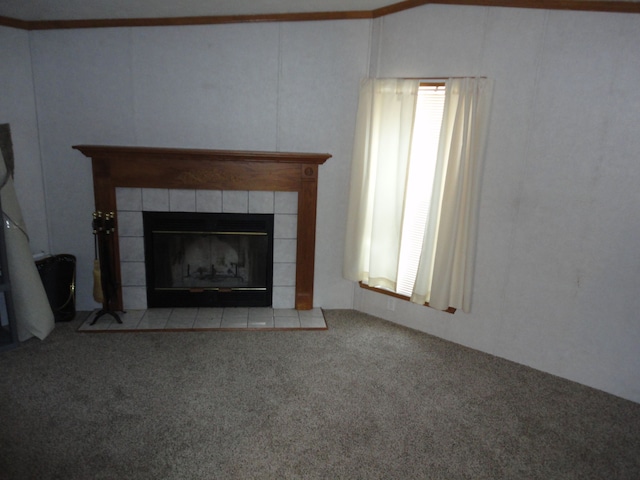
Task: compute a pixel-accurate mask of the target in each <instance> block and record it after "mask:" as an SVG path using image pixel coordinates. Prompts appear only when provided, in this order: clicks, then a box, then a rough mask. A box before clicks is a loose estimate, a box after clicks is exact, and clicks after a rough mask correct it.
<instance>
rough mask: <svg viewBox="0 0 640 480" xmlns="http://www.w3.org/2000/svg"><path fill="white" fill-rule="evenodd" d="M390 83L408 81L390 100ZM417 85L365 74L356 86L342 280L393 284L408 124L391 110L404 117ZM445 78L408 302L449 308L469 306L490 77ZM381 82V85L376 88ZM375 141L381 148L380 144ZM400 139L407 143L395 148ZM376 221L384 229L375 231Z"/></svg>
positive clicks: (489, 94) (489, 100)
mask: <svg viewBox="0 0 640 480" xmlns="http://www.w3.org/2000/svg"><path fill="white" fill-rule="evenodd" d="M393 82H396V85H403V86H405V85H412V87H411V88H404V89H403V88H399V87H398V86H397V87H396V89H395V96H394V97H393V98H391V97H390V95H389V93H385V91H387V90H389V89H390V88H391V87H390V86H391V85H393ZM418 84H419V82H417V81H407V80H368V81H367V82H365V84H364V85H363V87H362V90H361V97H360V106H359V109H358V118H357V125H356V140H355V147H354V155H353V164H352V177H351V192H350V204H349V213H348V218H349V220H348V227H347V238H346V250H345V267H344V276H345V278H347V279H349V280H353V281H363V282H364V283H367V284H369V285H375V286H381V287H384V288H389V289H391V290H395V285H396V281H397V260H398V251H397V250H396V248H395V247H396V244H398V245H399V241H400V233H399V225H400V223H401V220H402V215H403V208H402V207H403V198H404V197H403V195H404V186H403V184H404V182H405V181H406V172H407V170H406V164H407V162H408V158H409V155H408V152H409V150H410V143H411V140H410V137H411V128H410V127H409V128H404V127H405V126H406V124H407V122H408V120H407V118H406V117H405V116H403V115H401V114H399V113H395V112H400V111H402V112H405V113H406V115H407V116H408V115H409V111H411V107H410V104H411V103H412V102H413V104H414V105H415V102H416V98H415V93H413V88H415V89H417V88H418ZM445 84H446V98H445V106H444V114H443V123H442V129H441V134H440V141H439V147H438V158H437V164H436V172H435V180H434V185H433V190H432V198H431V213H430V215H429V220H428V223H427V228H426V232H425V236H424V240H423V249H422V254H421V258H420V262H419V266H418V276H417V278H416V283H415V285H414V289H413V293H412V295H411V301H413V302H415V303H419V304H423V303H425V302H428V303H429V305H430V306H432V307H434V308H437V309H439V310H446V309H447V308H449V307H454V308H461V309H462V310H463V311H465V312H469V311H470V309H471V293H472V286H473V273H474V263H475V251H476V247H475V245H476V236H477V222H478V204H479V195H480V181H481V177H482V175H481V173H482V165H483V159H484V150H485V143H486V136H487V131H488V123H489V111H490V103H491V94H492V82H491V81H490V80H488V79H486V78H452V79H448V80H447V81H446V82H445ZM383 85H384V86H386V87H385V88H381V87H382V86H383ZM377 86H379V87H377ZM399 105H402V108H400V107H399ZM393 106H395V108H391V107H393ZM384 107H386V108H384ZM414 108H415V107H414ZM411 116H412V117H413V113H412V114H411ZM387 127H388V128H387ZM383 130H384V131H383ZM407 132H408V133H407ZM380 144H383V145H384V146H385V147H384V148H380V146H379V145H380ZM405 144H406V145H408V148H407V149H404V148H400V146H404V145H405ZM392 173H393V175H392ZM376 224H377V225H384V226H385V228H379V229H376V228H374V226H375V225H376ZM380 257H382V258H380ZM380 265H383V267H384V268H379V266H380ZM394 265H395V267H394Z"/></svg>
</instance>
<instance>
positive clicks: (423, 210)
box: [372, 83, 445, 297]
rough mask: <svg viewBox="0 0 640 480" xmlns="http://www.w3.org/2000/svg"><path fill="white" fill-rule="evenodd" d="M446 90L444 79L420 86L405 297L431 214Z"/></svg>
mask: <svg viewBox="0 0 640 480" xmlns="http://www.w3.org/2000/svg"><path fill="white" fill-rule="evenodd" d="M444 93H445V84H444V83H423V84H420V87H419V88H418V99H417V102H416V113H415V118H414V124H413V129H412V133H411V152H410V154H409V155H410V157H409V169H408V173H407V187H406V195H405V202H406V205H405V209H404V216H403V218H402V234H401V237H400V257H399V259H398V281H397V282H396V283H397V285H396V293H399V294H401V295H404V296H406V297H411V292H412V291H413V285H414V284H415V280H416V275H417V273H418V263H419V261H420V252H421V251H422V243H423V240H424V231H425V228H426V226H427V220H428V218H429V207H430V205H431V193H432V191H433V176H434V174H435V171H436V159H437V156H438V140H439V138H440V128H441V126H442V112H443V109H444ZM372 286H377V285H372Z"/></svg>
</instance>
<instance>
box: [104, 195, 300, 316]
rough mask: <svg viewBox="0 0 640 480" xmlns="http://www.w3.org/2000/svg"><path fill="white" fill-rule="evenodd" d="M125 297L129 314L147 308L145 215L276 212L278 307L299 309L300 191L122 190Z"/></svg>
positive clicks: (120, 225) (275, 292)
mask: <svg viewBox="0 0 640 480" xmlns="http://www.w3.org/2000/svg"><path fill="white" fill-rule="evenodd" d="M116 198H117V202H116V203H117V206H118V210H117V212H118V213H117V215H118V228H119V233H120V235H119V241H120V268H121V271H122V295H123V299H124V305H125V308H126V309H136V310H143V309H146V308H147V298H146V280H145V268H144V238H143V228H142V211H155V212H158V211H160V212H162V211H166V212H205V213H272V214H274V240H273V242H274V243H273V296H272V305H273V307H274V308H278V309H287V308H294V303H295V283H296V237H297V231H296V229H297V218H298V215H297V206H298V194H297V193H296V192H260V191H220V190H178V189H166V188H117V189H116Z"/></svg>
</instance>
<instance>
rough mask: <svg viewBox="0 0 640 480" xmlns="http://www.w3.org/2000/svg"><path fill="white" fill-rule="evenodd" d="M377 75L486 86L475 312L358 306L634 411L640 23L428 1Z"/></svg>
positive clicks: (381, 60) (390, 43) (386, 41)
mask: <svg viewBox="0 0 640 480" xmlns="http://www.w3.org/2000/svg"><path fill="white" fill-rule="evenodd" d="M376 30H377V31H378V32H379V35H380V37H379V39H378V40H379V45H381V48H380V50H379V52H378V54H377V55H374V59H375V62H374V63H375V64H376V66H377V71H376V73H377V74H378V75H379V76H381V77H385V76H388V77H395V76H411V77H415V76H417V77H443V76H449V75H451V76H464V75H485V76H488V77H491V78H493V79H494V80H495V89H494V99H493V111H492V120H491V126H490V137H489V142H488V148H487V158H486V168H485V172H484V178H483V190H482V204H481V211H480V232H479V235H480V236H479V245H478V256H477V270H476V278H475V287H474V297H473V298H474V299H473V305H472V312H471V314H469V315H466V314H464V313H456V314H455V315H453V316H451V315H447V314H443V313H440V312H436V311H434V310H431V309H427V308H424V307H418V306H413V305H411V304H408V303H405V302H394V301H388V299H387V297H384V296H381V295H378V294H375V293H371V292H365V291H359V290H358V291H357V299H356V307H357V308H358V309H360V310H364V311H366V312H370V313H373V314H375V315H379V316H382V317H384V318H387V319H391V320H394V321H396V322H398V323H403V324H406V325H409V326H411V327H414V328H417V329H420V330H423V331H425V332H429V333H432V334H435V335H437V336H440V337H443V338H446V339H449V340H452V341H454V342H457V343H460V344H463V345H467V346H470V347H472V348H476V349H479V350H482V351H485V352H488V353H491V354H494V355H497V356H500V357H504V358H508V359H511V360H514V361H516V362H519V363H523V364H526V365H530V366H532V367H534V368H537V369H540V370H544V371H546V372H550V373H553V374H556V375H559V376H562V377H565V378H569V379H572V380H575V381H578V382H581V383H584V384H587V385H590V386H593V387H596V388H599V389H602V390H606V391H608V392H611V393H614V394H617V395H620V396H622V397H626V398H629V399H632V400H635V401H640V349H639V348H638V345H640V321H639V319H640V295H639V292H640V240H639V239H640V213H639V212H640V189H638V188H637V185H640V164H639V163H638V159H639V156H640V135H638V130H637V118H638V115H639V114H640V89H638V85H637V79H638V78H640V53H639V50H638V48H637V46H638V45H640V16H638V15H620V14H610V13H585V12H561V11H544V10H525V9H520V10H516V9H504V8H482V7H456V6H437V5H430V6H425V7H420V8H416V9H413V10H411V11H407V12H402V13H399V14H396V15H392V16H389V17H385V18H384V19H381V20H379V24H378V25H377V27H376Z"/></svg>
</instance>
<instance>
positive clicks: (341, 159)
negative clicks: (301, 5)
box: [31, 20, 371, 309]
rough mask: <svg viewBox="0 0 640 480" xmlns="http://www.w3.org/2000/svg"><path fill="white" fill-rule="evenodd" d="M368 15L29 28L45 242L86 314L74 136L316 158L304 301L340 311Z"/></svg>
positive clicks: (88, 299) (81, 140) (87, 229)
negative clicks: (57, 255) (74, 278)
mask: <svg viewBox="0 0 640 480" xmlns="http://www.w3.org/2000/svg"><path fill="white" fill-rule="evenodd" d="M370 25H371V22H369V21H366V20H365V21H336V22H309V23H306V22H292V23H264V24H238V25H214V26H196V27H163V28H123V29H92V30H60V31H40V32H33V33H32V34H31V44H32V58H33V64H34V78H35V91H36V97H37V99H38V118H39V126H40V137H41V142H42V152H43V159H44V164H45V165H44V171H45V177H46V179H47V188H48V189H47V205H48V207H49V208H50V210H52V211H55V212H57V215H56V219H55V222H52V225H51V231H50V234H51V239H52V248H53V249H54V250H55V251H57V252H60V251H67V252H72V253H75V254H76V255H77V256H78V278H79V280H78V302H77V303H78V308H79V309H90V308H95V306H96V305H95V303H94V302H93V300H92V295H91V292H92V290H91V289H92V277H91V265H92V259H93V237H92V235H91V214H92V212H93V191H92V183H91V164H90V161H89V160H88V159H86V158H85V157H84V156H82V155H81V154H80V153H78V152H77V151H75V150H72V149H71V146H72V145H76V144H112V145H142V146H167V147H190V148H213V149H240V150H280V151H301V152H321V153H324V152H327V153H330V154H331V155H333V157H332V158H331V159H329V161H327V162H326V163H325V164H324V165H322V166H321V167H320V174H319V197H318V219H317V253H316V274H315V298H314V301H315V305H316V306H318V307H325V308H326V307H339V308H351V306H352V305H353V288H352V285H351V283H349V282H347V281H346V280H343V279H342V274H341V272H342V253H341V252H342V244H343V239H342V237H343V229H344V223H345V219H346V208H345V203H346V198H347V184H348V179H349V164H350V155H351V143H352V136H353V133H352V132H353V128H354V121H353V119H354V116H355V110H356V105H357V96H358V85H359V82H360V80H361V78H362V77H364V76H365V75H366V73H367V67H368V51H369V38H370Z"/></svg>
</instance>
